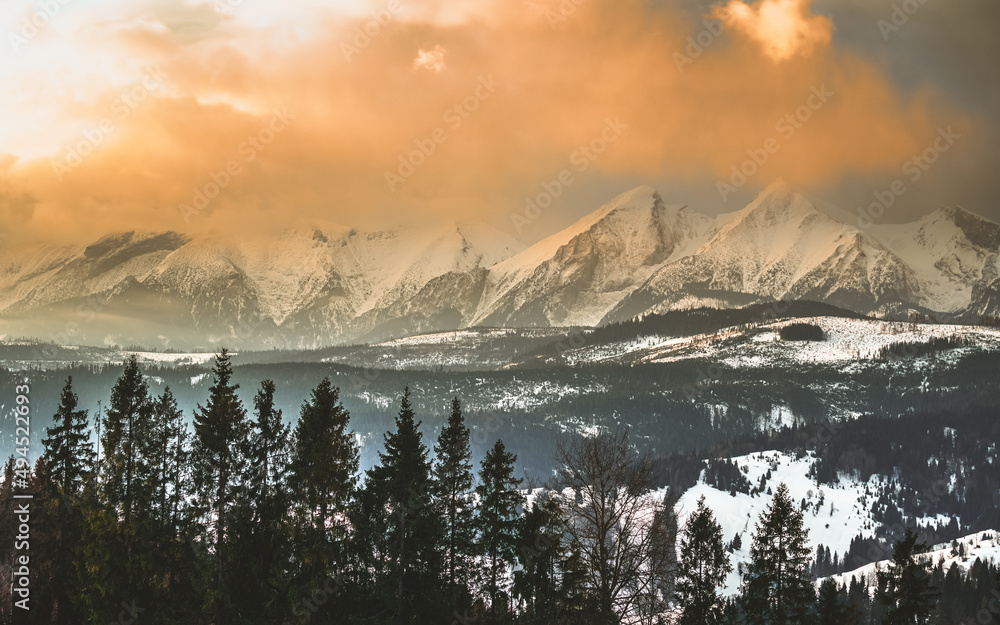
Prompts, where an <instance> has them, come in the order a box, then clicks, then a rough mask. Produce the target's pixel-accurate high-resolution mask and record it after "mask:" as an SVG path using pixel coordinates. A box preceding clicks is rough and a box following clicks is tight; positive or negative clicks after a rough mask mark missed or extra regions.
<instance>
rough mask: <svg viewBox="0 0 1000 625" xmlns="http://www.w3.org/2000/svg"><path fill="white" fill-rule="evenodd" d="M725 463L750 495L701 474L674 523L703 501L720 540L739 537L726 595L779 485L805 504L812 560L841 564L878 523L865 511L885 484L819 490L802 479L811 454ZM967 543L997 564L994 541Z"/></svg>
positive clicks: (927, 522) (847, 482)
mask: <svg viewBox="0 0 1000 625" xmlns="http://www.w3.org/2000/svg"><path fill="white" fill-rule="evenodd" d="M729 460H731V461H732V462H733V463H735V465H736V467H738V469H739V470H740V471H741V472H742V473H743V475H744V477H745V478H746V480H747V481H748V482H749V483H750V484H751V485H752V486H753V487H754V490H753V491H751V492H752V494H745V493H743V492H737V491H725V490H720V489H719V488H717V487H715V486H712V485H710V484H709V483H707V480H706V474H705V472H704V471H703V472H702V475H701V478H700V479H699V481H698V484H697V485H695V486H694V487H693V488H691V489H689V490H688V491H687V492H685V493H684V495H683V496H682V497H681V499H680V501H679V502H678V504H677V507H676V510H677V513H678V517H679V520H680V522H681V523H682V524H683V523H684V521H685V519H686V517H687V515H689V514H691V512H693V511H694V510H695V508H696V507H697V502H698V500H699V499H700V498H701V497H705V503H706V505H707V506H708V507H709V508H711V509H712V511H713V513H714V514H715V517H716V519H717V520H718V522H719V524H720V525H721V526H722V530H723V536H724V538H725V540H726V541H727V542H728V541H731V540H732V539H733V537H734V536H736V535H737V534H739V535H740V542H741V547H740V548H739V549H737V550H736V551H734V552H733V553H732V556H731V558H732V562H733V572H732V573H731V574H730V575H729V576H728V577H727V579H726V583H725V592H726V594H729V595H733V594H736V592H737V590H738V588H739V583H740V574H739V571H738V568H739V564H741V563H747V562H749V561H750V545H751V543H752V537H753V534H754V531H755V527H756V523H757V521H758V519H759V518H760V516H761V514H762V513H763V512H764V511H765V510H766V509H767V507H768V506H769V505H770V503H771V496H770V493H773V492H774V490H775V489H776V488H777V487H778V485H779V484H782V483H784V484H785V485H787V486H788V490H789V494H790V496H791V498H792V501H795V502H804V503H805V507H804V509H803V510H804V519H803V520H804V526H805V528H806V529H807V530H808V532H809V536H808V542H809V545H810V547H812V549H813V556H814V557H815V550H816V549H817V547H818V546H819V545H824V546H825V547H827V548H828V549H829V550H830V551H831V553H833V554H838V556H839V557H840V558H843V557H844V555H845V554H846V553H847V552H848V549H849V548H850V546H851V541H852V539H854V538H856V537H859V536H861V537H865V538H871V537H873V536H874V535H875V529H876V527H877V526H878V525H879V523H878V522H877V521H876V520H875V519H874V517H873V514H872V512H871V507H872V505H873V504H874V503H875V501H876V499H877V494H878V493H879V492H880V491H882V490H884V489H885V488H886V486H887V479H886V478H884V477H880V476H873V477H872V478H871V479H870V480H869V481H867V482H859V481H857V480H854V479H851V478H850V477H847V476H841V477H840V479H839V481H838V482H837V483H836V484H834V485H832V486H830V485H819V484H817V483H816V481H815V480H814V479H813V478H811V477H809V475H808V474H809V470H810V468H811V467H812V465H813V463H814V462H815V459H814V457H813V456H812V455H811V454H810V455H805V456H802V457H795V456H791V455H789V454H786V453H783V452H778V451H765V452H760V453H754V454H749V455H746V456H739V457H735V458H731V459H729ZM800 505H801V504H800ZM904 518H905V517H904ZM906 520H907V521H912V522H914V523H916V524H917V525H920V526H924V527H927V526H944V525H947V524H948V522H949V521H950V519H948V518H945V517H944V516H937V517H933V518H928V517H923V518H915V519H906ZM968 540H969V541H970V543H969V544H970V545H972V544H974V545H975V550H974V552H973V551H970V552H969V553H975V554H977V555H978V556H981V557H989V558H991V559H994V560H995V561H998V562H1000V547H998V544H997V540H996V537H995V535H991V536H990V537H988V538H984V537H983V536H982V535H981V534H979V535H977V536H976V537H970V538H969V539H968ZM946 548H947V550H950V549H951V545H950V544H949V545H947V546H939V547H935V548H934V549H935V550H945V549H946ZM939 555H943V554H938V553H936V552H935V553H934V554H933V557H935V558H937V557H938V556H939ZM948 557H949V558H950V557H951V556H948ZM974 559H975V558H974V557H973V558H972V560H969V559H968V557H966V558H965V559H964V560H963V562H966V563H971V562H972V561H974ZM935 562H936V559H935ZM875 566H876V565H875V564H872V565H868V566H866V567H864V568H862V569H859V570H858V571H855V572H854V574H855V575H859V574H861V573H865V572H868V573H870V572H871V570H874V567H875ZM883 566H884V563H883ZM850 575H851V573H847V574H845V575H842V576H839V579H841V580H843V579H847V580H850Z"/></svg>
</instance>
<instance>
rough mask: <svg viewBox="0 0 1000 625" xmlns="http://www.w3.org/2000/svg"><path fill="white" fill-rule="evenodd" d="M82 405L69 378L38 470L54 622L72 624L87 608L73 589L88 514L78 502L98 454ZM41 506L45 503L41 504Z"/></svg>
mask: <svg viewBox="0 0 1000 625" xmlns="http://www.w3.org/2000/svg"><path fill="white" fill-rule="evenodd" d="M78 403H79V400H78V398H77V396H76V393H74V392H73V378H72V377H69V378H67V379H66V385H65V386H64V387H63V390H62V394H61V395H60V400H59V407H58V408H57V409H56V413H55V415H53V421H54V422H55V423H54V425H53V427H50V428H48V429H47V431H46V433H47V434H48V436H47V438H46V439H45V440H44V441H43V444H44V447H45V451H44V454H43V458H44V462H43V463H41V464H39V465H38V466H39V467H40V468H43V470H42V472H41V473H39V472H38V471H36V475H37V477H38V479H40V480H41V481H42V483H41V484H40V487H41V489H42V495H41V497H40V498H41V499H42V501H44V502H46V505H40V509H41V513H40V515H39V516H40V517H41V518H39V519H37V522H38V526H39V528H40V530H41V532H42V533H43V535H47V536H48V537H49V538H50V541H49V542H48V544H46V541H44V540H43V541H42V544H43V549H42V550H43V551H49V553H48V554H47V557H45V558H44V560H46V561H47V564H48V566H49V567H51V568H50V571H51V576H50V578H49V580H48V589H47V590H48V592H49V593H50V595H51V601H52V610H50V612H51V614H52V619H53V622H58V623H71V622H74V621H75V620H78V619H79V618H80V617H81V616H82V613H81V611H82V605H78V604H77V603H76V602H74V601H73V598H74V597H75V595H76V594H77V592H78V589H77V588H76V586H75V585H74V581H75V580H76V572H77V561H78V555H79V542H80V539H81V536H82V534H83V522H84V519H83V514H82V511H81V509H80V507H79V502H80V501H79V500H80V497H81V495H82V494H83V485H84V478H85V476H86V475H88V474H89V471H90V468H91V466H92V462H93V450H92V448H91V445H90V439H89V435H88V433H87V429H88V427H87V423H88V422H87V411H86V410H78V409H77V406H78ZM39 504H41V502H39Z"/></svg>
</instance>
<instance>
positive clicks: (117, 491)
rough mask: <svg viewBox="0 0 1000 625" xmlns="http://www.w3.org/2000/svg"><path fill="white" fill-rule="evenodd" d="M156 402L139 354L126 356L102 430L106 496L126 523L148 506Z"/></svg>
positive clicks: (103, 472)
mask: <svg viewBox="0 0 1000 625" xmlns="http://www.w3.org/2000/svg"><path fill="white" fill-rule="evenodd" d="M151 413H152V402H151V400H150V397H149V386H148V385H147V383H146V379H145V377H144V376H143V374H142V372H141V371H140V370H139V361H138V360H137V359H136V357H135V355H132V356H129V357H128V358H127V359H126V360H125V370H124V371H123V372H122V375H121V376H120V377H119V378H118V380H117V381H116V382H115V385H114V387H112V389H111V403H110V404H109V405H108V409H107V411H106V412H105V413H104V423H103V424H102V425H103V428H102V432H101V439H102V440H101V454H102V465H103V468H102V470H101V480H102V484H103V487H104V493H105V498H106V500H107V502H108V504H109V505H111V506H112V508H114V509H116V510H119V511H120V512H121V515H122V517H123V519H124V522H125V524H126V525H128V524H129V523H130V522H131V519H132V516H133V514H134V513H135V512H136V510H137V509H138V510H140V511H144V510H147V509H148V506H149V503H150V502H149V497H148V493H147V492H146V491H145V486H146V485H145V484H144V482H145V480H146V478H147V477H148V475H149V466H148V464H147V461H148V460H149V455H148V454H147V453H146V452H147V447H148V444H149V442H150V441H151V440H153V437H152V436H151V433H150V428H151V420H150V417H151Z"/></svg>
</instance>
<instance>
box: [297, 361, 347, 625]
mask: <svg viewBox="0 0 1000 625" xmlns="http://www.w3.org/2000/svg"><path fill="white" fill-rule="evenodd" d="M350 418H351V415H350V413H348V411H347V410H346V409H345V408H344V406H343V405H342V404H341V403H340V389H338V388H336V387H334V386H333V385H332V384H331V383H330V380H329V378H326V379H324V380H322V381H321V382H320V383H319V385H318V386H317V387H316V388H315V389H314V390H313V391H312V395H311V396H310V399H309V400H308V401H307V402H305V403H304V404H303V406H302V409H301V412H300V416H299V421H298V423H297V424H296V427H295V437H294V438H295V446H294V450H293V452H292V459H291V473H290V476H289V481H290V485H291V490H292V492H294V493H297V494H298V497H297V499H298V506H297V511H298V513H299V515H300V518H299V523H298V524H297V526H296V537H295V542H296V558H297V560H298V562H299V566H300V570H299V574H300V579H301V580H302V583H301V584H300V588H299V592H300V594H302V595H304V596H308V595H309V594H311V593H312V592H314V591H315V590H316V587H317V585H322V584H323V583H325V580H326V579H327V578H329V576H330V575H336V574H338V573H341V572H342V571H343V566H342V565H343V563H344V560H345V552H346V547H347V539H348V535H347V529H348V526H347V524H346V523H344V521H343V519H344V518H345V517H346V514H347V513H348V512H349V510H348V505H349V503H350V501H351V499H352V497H353V495H354V490H355V482H356V475H357V472H358V464H359V452H358V448H357V445H356V443H355V441H354V434H353V432H351V431H349V430H348V429H347V428H348V424H349V421H350ZM323 610H324V611H326V612H329V613H331V614H333V613H334V612H335V611H336V603H335V602H330V601H329V600H328V601H327V603H325V604H324V606H323Z"/></svg>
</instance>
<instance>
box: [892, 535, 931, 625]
mask: <svg viewBox="0 0 1000 625" xmlns="http://www.w3.org/2000/svg"><path fill="white" fill-rule="evenodd" d="M926 550H927V546H926V545H924V544H923V543H918V542H917V535H916V534H914V533H913V531H912V530H910V529H909V528H907V530H906V535H905V536H904V537H903V538H902V539H900V540H899V541H898V542H897V543H896V545H895V547H894V549H893V552H892V564H891V565H890V566H889V568H888V570H885V571H879V573H878V588H879V593H878V600H879V604H880V605H881V607H882V609H883V610H884V617H883V620H882V623H883V625H922V624H924V623H928V622H929V619H930V615H931V612H932V611H933V609H934V605H935V603H936V601H937V592H936V591H935V590H934V588H933V586H931V576H930V572H929V570H928V564H927V563H926V562H918V561H917V557H916V556H917V554H919V553H922V552H924V551H926Z"/></svg>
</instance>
